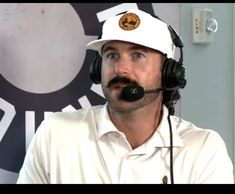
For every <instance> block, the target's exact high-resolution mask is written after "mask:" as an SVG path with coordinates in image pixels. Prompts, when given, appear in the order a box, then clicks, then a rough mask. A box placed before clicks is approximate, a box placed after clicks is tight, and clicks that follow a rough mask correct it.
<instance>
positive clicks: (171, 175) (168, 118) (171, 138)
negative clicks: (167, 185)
mask: <svg viewBox="0 0 235 194" xmlns="http://www.w3.org/2000/svg"><path fill="white" fill-rule="evenodd" d="M172 108H173V107H170V108H169V109H172ZM171 111H172V110H170V111H169V114H168V116H167V120H168V123H169V131H170V178H171V184H174V168H173V134H172V127H171V119H170V115H171V114H170V112H171ZM173 111H174V108H173Z"/></svg>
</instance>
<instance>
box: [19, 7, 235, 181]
mask: <svg viewBox="0 0 235 194" xmlns="http://www.w3.org/2000/svg"><path fill="white" fill-rule="evenodd" d="M175 46H176V47H179V48H180V55H181V56H180V59H179V61H175V60H174V59H173V57H174V50H175ZM182 47H183V44H182V41H181V39H180V37H179V36H178V35H177V33H176V32H175V31H174V29H173V28H172V27H171V26H168V25H167V24H165V23H164V22H163V21H161V20H159V19H158V18H157V17H155V16H152V15H150V14H148V13H146V12H143V11H141V10H135V9H133V10H129V11H128V12H126V13H121V14H119V15H117V16H114V17H112V18H110V19H108V20H106V21H105V23H104V25H103V31H102V36H101V38H100V39H98V40H95V41H92V42H90V43H89V44H88V48H89V49H93V50H96V51H97V57H96V59H95V60H94V62H93V63H92V65H91V75H90V76H91V79H92V81H93V82H94V83H101V85H102V89H103V93H104V95H105V97H106V99H107V103H106V104H105V105H100V106H94V107H92V108H89V109H81V110H78V111H76V112H66V113H55V114H53V115H52V116H51V117H50V118H48V119H46V120H45V121H43V122H42V124H41V125H40V127H39V128H38V130H37V132H36V134H35V136H34V137H33V139H32V142H31V144H30V146H29V148H28V151H27V154H26V157H25V161H24V164H23V167H22V169H21V170H20V174H19V179H18V181H17V182H18V183H163V184H167V183H233V182H234V179H233V166H232V163H231V160H230V158H229V156H228V153H227V150H226V146H225V143H224V141H223V140H222V138H221V137H220V136H219V134H218V133H217V132H215V131H213V130H209V129H202V128H199V127H197V126H195V125H194V124H192V123H191V122H188V121H185V120H183V119H181V118H178V117H177V116H174V104H175V103H176V101H177V100H179V99H180V94H179V89H181V88H184V87H185V84H186V79H185V71H184V67H183V64H182V62H183V57H182ZM99 55H101V56H102V57H101V56H99ZM219 166H222V167H221V168H220V167H219Z"/></svg>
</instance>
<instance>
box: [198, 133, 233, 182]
mask: <svg viewBox="0 0 235 194" xmlns="http://www.w3.org/2000/svg"><path fill="white" fill-rule="evenodd" d="M195 164H196V169H200V171H198V172H197V173H196V176H195V177H196V179H195V183H203V184H233V183H234V176H233V164H232V161H231V159H230V157H229V155H228V152H227V149H226V145H225V142H224V141H223V139H222V138H221V137H220V135H219V134H218V133H217V132H215V131H212V130H211V131H210V133H209V135H208V136H207V138H206V139H205V141H204V145H203V147H202V149H201V152H200V154H199V157H198V159H197V162H195Z"/></svg>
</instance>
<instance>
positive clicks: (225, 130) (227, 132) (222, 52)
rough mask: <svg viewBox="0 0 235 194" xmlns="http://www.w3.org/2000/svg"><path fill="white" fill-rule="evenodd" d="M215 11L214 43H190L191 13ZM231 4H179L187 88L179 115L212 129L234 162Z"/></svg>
mask: <svg viewBox="0 0 235 194" xmlns="http://www.w3.org/2000/svg"><path fill="white" fill-rule="evenodd" d="M193 8H209V9H212V10H214V17H215V18H216V20H217V22H218V31H217V32H216V33H215V34H214V41H213V43H210V44H207V45H197V44H193V43H192V9H193ZM233 28H234V26H233V4H231V3H182V4H181V31H182V37H183V39H184V46H185V48H184V64H185V67H186V70H187V81H188V83H187V86H186V88H185V89H184V90H183V91H182V103H181V104H182V106H181V115H182V117H183V118H184V119H187V120H190V121H193V122H194V123H195V124H196V125H198V126H200V127H204V128H210V129H213V130H215V131H217V132H219V134H220V135H221V136H222V138H223V139H224V141H225V143H226V145H227V149H228V152H229V155H230V157H231V159H232V160H233V161H234V121H233V118H234V112H233V107H234V105H233V104H234V96H233V92H234V91H233V77H234V73H233V72H234V70H233V66H234V61H233V53H234V51H233Z"/></svg>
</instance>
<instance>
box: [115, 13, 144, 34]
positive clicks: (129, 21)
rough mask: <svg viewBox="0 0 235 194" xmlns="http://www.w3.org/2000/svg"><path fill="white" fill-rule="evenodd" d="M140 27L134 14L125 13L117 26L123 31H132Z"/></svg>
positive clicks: (138, 19)
mask: <svg viewBox="0 0 235 194" xmlns="http://www.w3.org/2000/svg"><path fill="white" fill-rule="evenodd" d="M139 25H140V18H139V17H138V16H137V15H136V14H134V13H126V14H124V15H123V16H122V17H121V18H120V20H119V26H120V28H122V29H123V30H134V29H136V28H138V26H139Z"/></svg>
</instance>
